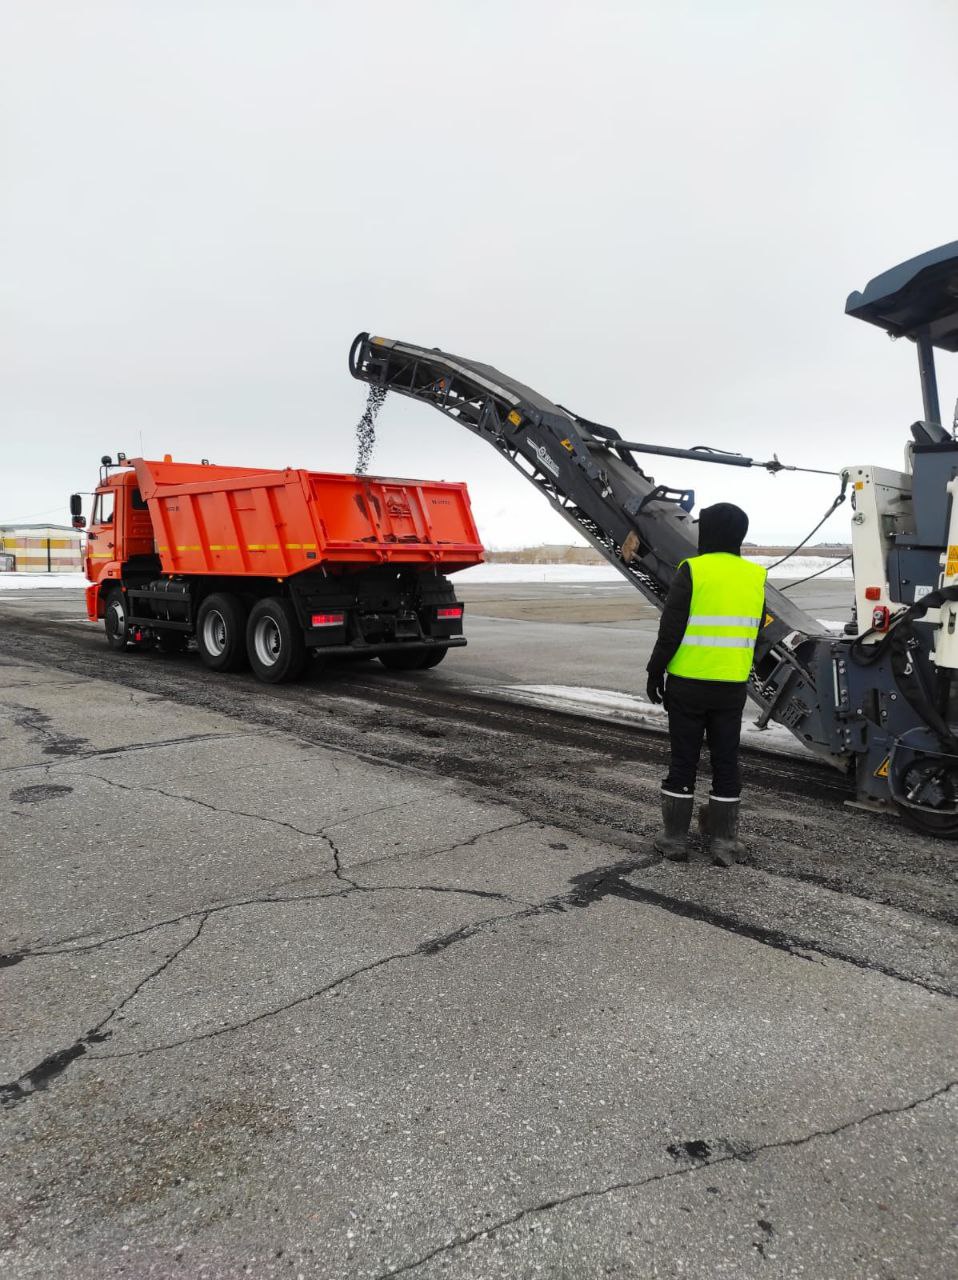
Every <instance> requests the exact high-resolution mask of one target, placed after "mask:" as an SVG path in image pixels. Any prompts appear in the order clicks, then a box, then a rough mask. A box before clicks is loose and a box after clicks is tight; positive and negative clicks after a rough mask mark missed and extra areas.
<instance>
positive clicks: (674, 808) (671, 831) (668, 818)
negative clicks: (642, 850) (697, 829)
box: [653, 791, 695, 862]
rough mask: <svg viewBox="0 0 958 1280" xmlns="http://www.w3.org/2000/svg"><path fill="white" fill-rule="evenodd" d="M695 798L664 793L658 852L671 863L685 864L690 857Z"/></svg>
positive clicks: (656, 841) (657, 844)
mask: <svg viewBox="0 0 958 1280" xmlns="http://www.w3.org/2000/svg"><path fill="white" fill-rule="evenodd" d="M694 807H695V796H678V795H670V794H669V793H668V792H667V791H663V792H662V828H663V829H662V831H661V832H660V833H659V835H657V836H656V837H655V840H654V842H653V843H654V845H655V848H656V849H657V851H658V852H659V853H661V854H663V855H664V856H665V857H666V858H668V859H669V861H671V862H685V861H686V860H687V858H688V856H689V825H690V824H691V821H692V810H693V808H694Z"/></svg>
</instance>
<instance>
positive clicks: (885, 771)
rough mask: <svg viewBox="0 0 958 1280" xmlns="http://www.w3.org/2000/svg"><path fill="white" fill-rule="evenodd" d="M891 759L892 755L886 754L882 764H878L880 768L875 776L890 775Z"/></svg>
mask: <svg viewBox="0 0 958 1280" xmlns="http://www.w3.org/2000/svg"><path fill="white" fill-rule="evenodd" d="M890 759H891V756H885V758H884V760H883V761H882V762H881V764H880V765H879V766H878V768H877V769H876V770H875V777H876V778H887V777H888V761H889V760H890Z"/></svg>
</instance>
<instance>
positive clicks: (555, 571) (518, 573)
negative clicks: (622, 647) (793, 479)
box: [456, 556, 852, 583]
mask: <svg viewBox="0 0 958 1280" xmlns="http://www.w3.org/2000/svg"><path fill="white" fill-rule="evenodd" d="M746 559H749V560H754V562H755V563H756V564H761V565H764V566H765V567H766V568H767V567H768V566H769V565H770V564H773V563H774V558H773V557H772V556H747V557H746ZM828 563H829V562H828V561H827V560H824V559H822V557H821V556H795V557H794V558H793V559H791V560H786V561H785V563H784V564H783V565H781V566H779V568H777V569H776V570H775V571H774V573H773V575H772V576H773V577H774V578H777V579H779V578H787V579H791V580H795V579H797V578H805V577H807V576H808V575H809V574H810V573H818V571H819V570H820V569H826V565H828ZM851 576H852V565H851V561H850V560H846V561H845V563H844V564H839V565H835V566H834V567H831V568H827V569H826V571H825V573H822V574H820V577H822V578H848V579H850V578H851ZM622 581H623V577H622V575H621V574H620V573H619V571H618V569H614V568H613V567H612V565H610V564H477V565H476V566H475V567H474V568H472V569H463V570H462V572H461V573H457V574H456V582H494V583H496V582H502V583H509V582H516V583H519V582H582V583H591V582H622Z"/></svg>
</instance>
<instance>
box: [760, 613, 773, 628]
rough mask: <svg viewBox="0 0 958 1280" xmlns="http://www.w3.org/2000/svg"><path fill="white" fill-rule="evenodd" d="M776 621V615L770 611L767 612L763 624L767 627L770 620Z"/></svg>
mask: <svg viewBox="0 0 958 1280" xmlns="http://www.w3.org/2000/svg"><path fill="white" fill-rule="evenodd" d="M774 621H775V618H774V616H773V615H772V614H770V613H767V614H766V615H765V621H764V622H763V623H762V626H763V627H767V626H768V624H769V623H770V622H774Z"/></svg>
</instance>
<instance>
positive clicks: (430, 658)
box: [420, 645, 449, 671]
mask: <svg viewBox="0 0 958 1280" xmlns="http://www.w3.org/2000/svg"><path fill="white" fill-rule="evenodd" d="M448 652H449V646H448V645H446V647H445V648H444V649H429V650H428V651H427V652H426V653H425V654H424V655H423V660H422V664H421V666H420V670H422V671H428V670H429V668H430V667H438V666H439V664H440V662H442V660H443V658H444V657H445V656H446V654H447V653H448Z"/></svg>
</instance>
